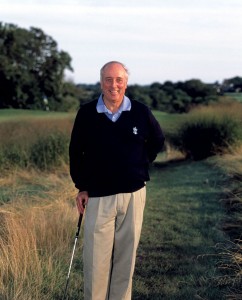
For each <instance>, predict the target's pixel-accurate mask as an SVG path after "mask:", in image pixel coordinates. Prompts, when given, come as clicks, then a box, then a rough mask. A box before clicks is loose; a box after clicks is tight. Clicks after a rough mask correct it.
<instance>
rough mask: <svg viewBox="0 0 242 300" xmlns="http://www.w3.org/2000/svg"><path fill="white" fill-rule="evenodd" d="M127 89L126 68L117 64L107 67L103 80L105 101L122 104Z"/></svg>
mask: <svg viewBox="0 0 242 300" xmlns="http://www.w3.org/2000/svg"><path fill="white" fill-rule="evenodd" d="M126 88H127V77H126V73H125V70H124V68H123V67H122V66H121V65H120V64H117V63H113V64H110V65H108V66H106V68H105V69H104V72H103V76H102V79H101V89H102V92H103V95H104V101H107V102H109V103H113V104H118V105H119V104H121V103H122V101H123V97H124V94H125V90H126Z"/></svg>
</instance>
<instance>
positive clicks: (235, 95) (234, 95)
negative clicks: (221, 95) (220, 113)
mask: <svg viewBox="0 0 242 300" xmlns="http://www.w3.org/2000/svg"><path fill="white" fill-rule="evenodd" d="M225 96H227V97H230V98H234V99H236V100H237V101H239V102H242V93H225Z"/></svg>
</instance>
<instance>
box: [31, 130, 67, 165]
mask: <svg viewBox="0 0 242 300" xmlns="http://www.w3.org/2000/svg"><path fill="white" fill-rule="evenodd" d="M68 145H69V139H68V138H67V136H65V135H64V134H63V133H61V132H54V133H51V134H50V135H47V136H41V137H39V138H38V140H37V141H36V142H35V143H34V144H33V145H32V146H31V147H30V162H31V163H32V164H33V165H34V166H36V167H37V168H39V169H41V170H48V169H51V168H52V167H55V166H58V165H60V164H61V163H62V162H67V161H68Z"/></svg>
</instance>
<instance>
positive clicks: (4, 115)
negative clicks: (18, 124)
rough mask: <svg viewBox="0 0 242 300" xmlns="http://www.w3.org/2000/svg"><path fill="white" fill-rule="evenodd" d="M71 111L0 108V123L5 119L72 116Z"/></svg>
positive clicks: (18, 119)
mask: <svg viewBox="0 0 242 300" xmlns="http://www.w3.org/2000/svg"><path fill="white" fill-rule="evenodd" d="M73 115H74V114H73V113H66V112H54V111H42V110H28V109H0V123H1V122H6V121H20V120H29V119H32V118H35V119H39V118H47V119H53V118H54V119H56V118H58V119H60V118H66V117H67V118H68V117H72V116H73Z"/></svg>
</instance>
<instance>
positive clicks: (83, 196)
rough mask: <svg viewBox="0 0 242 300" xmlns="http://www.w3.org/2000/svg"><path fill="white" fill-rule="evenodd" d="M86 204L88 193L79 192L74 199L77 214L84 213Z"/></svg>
mask: <svg viewBox="0 0 242 300" xmlns="http://www.w3.org/2000/svg"><path fill="white" fill-rule="evenodd" d="M87 202H88V192H87V191H82V192H79V193H78V194H77V197H76V205H77V209H78V212H79V213H80V214H82V215H83V213H84V209H85V206H86V205H87Z"/></svg>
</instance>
